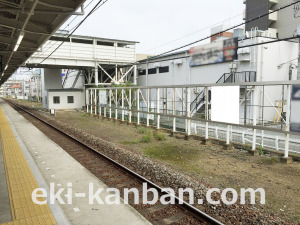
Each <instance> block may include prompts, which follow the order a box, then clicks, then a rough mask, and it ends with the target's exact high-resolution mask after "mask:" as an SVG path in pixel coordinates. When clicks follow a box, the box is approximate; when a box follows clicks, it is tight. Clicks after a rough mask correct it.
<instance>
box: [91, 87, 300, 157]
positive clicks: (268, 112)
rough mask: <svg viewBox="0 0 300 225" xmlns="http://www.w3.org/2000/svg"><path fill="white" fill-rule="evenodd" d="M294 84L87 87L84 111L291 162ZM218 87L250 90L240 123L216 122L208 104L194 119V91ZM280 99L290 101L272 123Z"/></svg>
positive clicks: (298, 137) (296, 139)
mask: <svg viewBox="0 0 300 225" xmlns="http://www.w3.org/2000/svg"><path fill="white" fill-rule="evenodd" d="M293 84H297V85H300V82H299V81H287V82H260V83H258V82H253V83H251V82H248V83H239V84H238V83H234V84H232V83H230V84H229V83H226V84H205V85H204V84H203V85H202V84H199V85H177V86H151V87H139V86H134V87H109V88H89V89H86V110H87V113H90V114H96V115H100V116H103V117H108V118H114V119H120V120H122V121H128V122H136V123H137V124H141V123H145V124H146V125H147V126H150V125H152V126H156V128H158V129H159V128H161V127H168V128H170V129H172V130H173V131H174V132H175V131H183V132H185V134H186V135H187V136H189V135H192V134H201V135H202V136H203V137H204V138H205V139H209V138H216V139H220V140H224V141H226V144H228V145H229V144H230V143H231V142H235V143H241V144H250V145H251V149H252V150H255V149H256V148H257V147H258V146H262V147H267V148H272V149H275V150H278V151H283V150H284V154H285V157H288V154H289V152H298V153H300V134H298V133H295V132H290V129H289V126H290V118H289V115H290V97H291V94H290V92H291V85H293ZM216 86H239V87H240V90H241V89H245V88H246V90H250V89H251V90H252V92H253V97H252V98H251V99H250V100H247V101H245V102H244V104H243V105H242V106H241V109H243V110H241V109H240V118H239V119H240V121H241V122H240V123H239V124H233V123H227V122H219V121H212V120H211V118H212V115H211V110H210V108H209V105H208V104H205V107H204V111H203V113H201V114H199V113H197V114H195V115H194V116H191V111H190V109H191V102H192V101H191V100H192V99H194V97H195V95H196V94H195V93H193V92H192V90H195V89H196V90H197V89H204V91H206V92H207V91H208V89H210V88H212V87H216ZM213 97H214V95H213V93H212V96H211V98H212V99H213ZM205 98H208V95H206V96H205ZM266 98H267V99H268V101H266V100H265V99H266ZM277 99H284V100H285V101H286V102H287V105H286V107H285V109H286V111H285V113H286V117H285V118H283V117H282V118H281V120H280V121H279V122H278V123H277V122H276V123H275V124H274V123H273V118H274V115H275V114H276V113H277V112H278V108H276V107H274V104H273V102H275V100H277ZM206 102H208V101H207V99H206ZM280 116H282V115H280ZM290 136H291V137H290Z"/></svg>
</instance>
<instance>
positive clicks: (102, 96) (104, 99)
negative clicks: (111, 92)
mask: <svg viewBox="0 0 300 225" xmlns="http://www.w3.org/2000/svg"><path fill="white" fill-rule="evenodd" d="M100 104H101V105H106V104H107V93H106V90H101V91H100Z"/></svg>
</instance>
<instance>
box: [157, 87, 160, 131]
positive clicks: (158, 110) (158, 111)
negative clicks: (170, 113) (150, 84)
mask: <svg viewBox="0 0 300 225" xmlns="http://www.w3.org/2000/svg"><path fill="white" fill-rule="evenodd" d="M159 94H160V93H159V88H157V89H156V112H157V113H160V109H159V98H160V96H159ZM156 122H157V124H156V127H157V129H159V128H160V115H158V114H157V121H156Z"/></svg>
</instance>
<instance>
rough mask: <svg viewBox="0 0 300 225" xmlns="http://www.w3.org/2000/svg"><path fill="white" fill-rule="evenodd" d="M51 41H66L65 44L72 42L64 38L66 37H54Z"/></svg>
mask: <svg viewBox="0 0 300 225" xmlns="http://www.w3.org/2000/svg"><path fill="white" fill-rule="evenodd" d="M49 40H50V41H64V42H70V38H64V37H57V36H52V37H51V38H50V39H49Z"/></svg>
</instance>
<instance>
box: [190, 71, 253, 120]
mask: <svg viewBox="0 0 300 225" xmlns="http://www.w3.org/2000/svg"><path fill="white" fill-rule="evenodd" d="M255 81H256V72H255V71H244V72H234V73H224V74H223V75H222V76H221V77H220V79H219V80H218V81H217V82H216V83H217V84H219V83H244V82H255ZM208 95H209V96H208V105H209V106H208V107H209V108H210V100H211V94H210V90H209V92H208ZM205 100H206V96H205V89H203V90H202V91H201V92H200V93H199V94H198V95H197V96H196V98H195V99H194V101H192V103H191V106H190V110H191V115H192V116H194V115H195V114H201V113H204V108H205V107H204V106H205V103H206V102H205Z"/></svg>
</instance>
